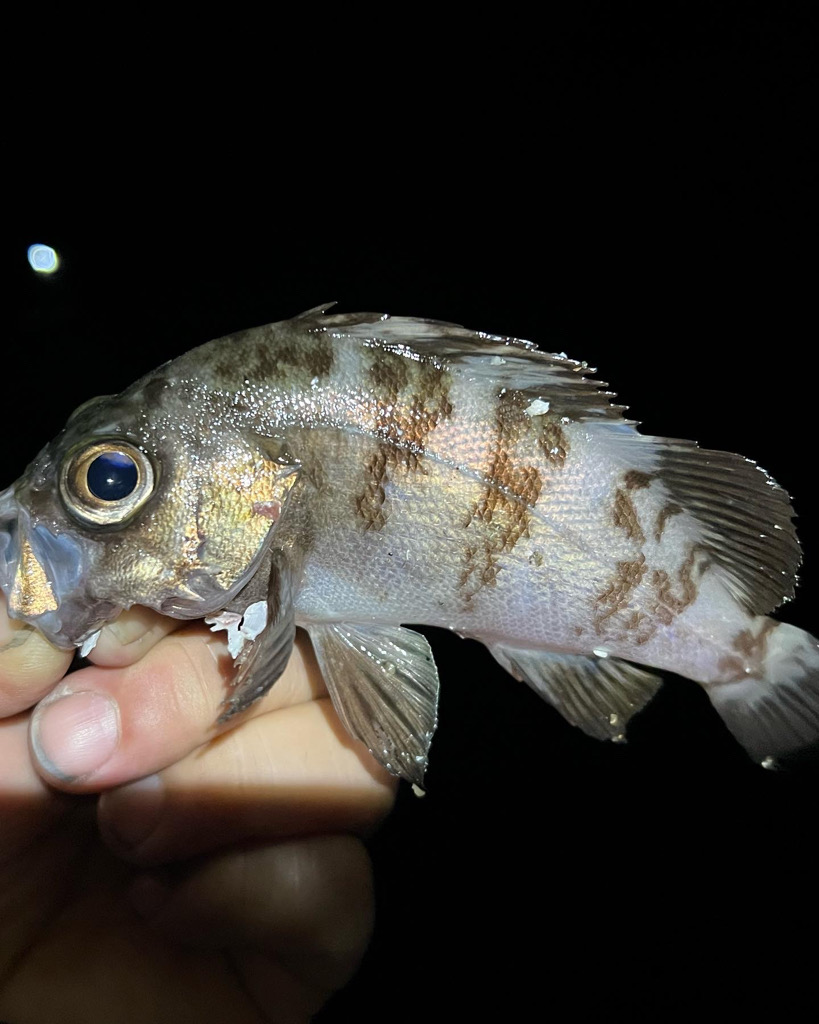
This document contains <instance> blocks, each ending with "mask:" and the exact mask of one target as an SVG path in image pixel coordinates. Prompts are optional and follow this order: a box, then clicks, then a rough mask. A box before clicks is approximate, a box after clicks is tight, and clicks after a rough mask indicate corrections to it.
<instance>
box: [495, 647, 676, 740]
mask: <svg viewBox="0 0 819 1024" xmlns="http://www.w3.org/2000/svg"><path fill="white" fill-rule="evenodd" d="M489 650H490V651H491V652H492V654H493V655H494V657H495V659H496V660H497V661H498V662H499V663H500V664H501V665H502V666H503V667H504V668H505V669H506V671H507V672H509V673H510V674H511V675H513V676H514V677H515V679H520V680H522V681H523V682H525V683H528V684H529V686H531V687H532V689H533V690H536V691H537V692H538V693H539V694H540V695H541V697H544V698H545V699H546V700H547V701H548V702H549V703H550V704H551V705H552V706H553V707H555V708H556V709H557V710H558V711H559V712H560V713H561V715H563V717H564V718H565V719H566V720H567V721H568V722H571V724H572V725H576V726H578V727H579V728H580V729H582V730H583V732H585V733H586V734H587V735H588V736H594V737H595V739H599V740H615V741H619V742H622V741H623V740H624V739H625V729H626V725H627V724H628V721H629V719H630V718H631V717H632V715H635V714H636V713H637V712H638V711H639V710H640V709H641V708H643V707H645V705H646V704H647V703H648V702H649V701H650V700H651V698H652V697H653V696H654V694H655V693H656V692H657V690H658V689H659V687H660V685H661V683H662V680H661V679H659V678H658V677H657V676H655V675H653V674H652V673H651V672H646V671H645V670H644V669H641V668H637V666H636V665H631V664H629V662H627V661H620V659H619V658H609V657H587V656H586V655H582V654H554V653H551V652H549V651H529V650H523V649H520V648H515V647H506V646H503V645H501V644H496V645H495V646H494V647H490V648H489Z"/></svg>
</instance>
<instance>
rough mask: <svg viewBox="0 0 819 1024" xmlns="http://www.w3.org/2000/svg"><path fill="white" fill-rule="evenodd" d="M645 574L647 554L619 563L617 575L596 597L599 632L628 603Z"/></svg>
mask: <svg viewBox="0 0 819 1024" xmlns="http://www.w3.org/2000/svg"><path fill="white" fill-rule="evenodd" d="M645 574H646V559H645V555H640V556H639V558H635V559H634V560H633V561H628V562H618V563H617V575H616V576H615V577H614V579H613V580H612V581H611V583H609V585H608V586H607V587H606V589H605V590H603V591H602V592H601V593H600V594H598V595H597V597H596V598H595V604H596V605H597V606H598V611H597V613H596V614H595V617H594V625H595V628H596V629H597V631H598V632H600V631H601V627H602V625H603V623H604V622H606V621H607V620H608V619H610V618H611V617H612V616H613V615H616V614H617V612H619V611H622V610H623V609H624V608H625V607H626V606H627V605H628V602H629V597H630V595H631V592H632V591H633V590H634V589H635V588H636V587H638V586H639V585H640V582H641V580H642V579H643V576H645Z"/></svg>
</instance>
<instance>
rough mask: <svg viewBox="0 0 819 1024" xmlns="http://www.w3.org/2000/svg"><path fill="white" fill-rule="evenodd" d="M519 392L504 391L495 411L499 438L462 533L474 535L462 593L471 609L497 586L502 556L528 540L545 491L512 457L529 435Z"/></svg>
mask: <svg viewBox="0 0 819 1024" xmlns="http://www.w3.org/2000/svg"><path fill="white" fill-rule="evenodd" d="M525 406H526V400H525V398H524V396H523V395H521V394H520V393H519V392H514V391H504V392H503V393H501V394H500V395H499V396H498V403H497V406H496V409H495V424H496V430H497V434H496V437H495V443H494V446H493V449H492V452H491V455H490V461H489V467H488V469H487V474H486V484H485V486H484V489H483V494H482V495H481V497H480V498H479V499H478V500H477V501H476V502H474V503H473V504H472V506H471V507H470V509H469V510H468V512H467V515H466V518H465V521H464V527H465V528H466V529H471V530H473V533H474V534H475V535H474V536H470V539H469V540H468V541H467V544H466V547H465V548H464V569H463V571H462V573H461V576H460V579H459V589H460V591H461V594H462V595H463V598H464V600H465V601H466V602H467V603H468V602H470V601H471V600H472V598H473V597H474V596H475V595H476V594H477V593H478V592H479V591H480V590H481V589H482V588H483V587H485V586H490V585H493V584H494V583H495V579H496V577H497V575H498V573H499V572H500V566H499V564H498V562H499V559H500V556H501V555H502V554H504V553H505V552H509V551H512V549H513V548H514V547H515V545H516V544H517V542H518V541H519V540H520V538H521V537H524V536H527V537H528V536H529V525H530V523H531V518H532V517H531V512H532V508H534V506H535V504H536V503H537V500H538V497H539V496H540V490H541V487H542V486H543V481H542V479H541V476H540V473H539V472H538V470H537V469H536V467H534V466H518V465H515V464H514V462H513V461H512V459H511V457H510V455H509V453H510V451H512V450H513V449H514V447H515V445H516V443H517V441H518V439H519V438H520V435H521V433H523V432H524V431H527V432H528V431H529V430H531V420H530V417H528V416H527V415H526V413H525V411H524V408H525Z"/></svg>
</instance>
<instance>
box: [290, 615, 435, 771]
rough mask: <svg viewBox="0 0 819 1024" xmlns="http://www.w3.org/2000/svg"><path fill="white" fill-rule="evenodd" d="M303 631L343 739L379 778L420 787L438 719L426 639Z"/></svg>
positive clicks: (372, 629) (373, 630)
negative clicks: (373, 763)
mask: <svg viewBox="0 0 819 1024" xmlns="http://www.w3.org/2000/svg"><path fill="white" fill-rule="evenodd" d="M307 629H308V632H309V633H310V639H311V641H312V643H313V647H314V649H315V652H316V658H317V660H318V663H319V667H320V668H321V672H322V675H323V676H324V680H325V682H326V684H327V689H328V691H329V693H330V697H331V698H332V701H333V705H334V706H335V709H336V711H337V712H338V716H339V718H340V719H341V720H342V722H343V723H344V725H345V726H346V728H347V731H348V732H349V733H350V734H351V735H352V736H354V737H356V738H357V739H359V740H361V741H362V742H363V743H364V744H365V745H366V747H367V749H368V750H369V751H370V753H371V754H372V755H373V757H374V758H375V759H376V760H377V761H378V762H379V763H380V764H382V765H383V766H384V767H385V768H386V769H387V771H389V772H391V773H392V774H393V775H400V776H402V777H403V778H405V779H407V780H408V781H409V782H411V783H413V784H414V785H416V786H421V784H422V783H423V779H424V771H425V770H426V766H427V756H428V753H429V745H430V743H431V741H432V735H433V733H434V732H435V726H436V724H437V714H438V670H437V669H436V667H435V662H434V660H433V657H432V651H431V650H430V646H429V644H428V643H427V640H426V638H425V637H423V636H421V634H420V633H416V632H415V631H414V630H411V629H404V628H403V627H401V626H381V625H372V626H362V625H357V624H352V625H351V624H342V623H315V624H313V625H310V626H308V627H307Z"/></svg>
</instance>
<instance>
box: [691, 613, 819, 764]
mask: <svg viewBox="0 0 819 1024" xmlns="http://www.w3.org/2000/svg"><path fill="white" fill-rule="evenodd" d="M755 622H756V623H760V624H761V625H760V626H759V628H758V632H757V633H756V635H755V636H754V635H753V633H752V631H749V632H748V634H747V637H748V639H747V642H746V645H745V652H744V657H741V658H740V657H737V658H735V659H731V660H732V661H733V662H734V663H735V664H734V665H733V666H732V667H731V669H729V670H728V673H727V674H728V675H729V678H728V679H727V680H726V681H723V682H715V683H712V684H710V685H708V686H706V689H707V691H708V695H709V697H710V698H711V702H712V704H713V705H714V707H715V708H716V709H717V711H718V712H719V714H720V715H721V716H722V719H723V721H724V722H725V724H726V725H727V726H728V728H729V729H730V730H731V732H732V733H733V734H734V736H735V737H736V739H737V740H738V741H739V742H740V743H741V744H742V746H743V747H745V749H746V750H747V751H748V753H749V754H750V756H751V757H752V758H754V760H756V761H759V762H761V763H767V764H769V763H770V762H769V761H768V759H776V758H777V757H781V756H784V755H786V754H791V753H794V752H796V751H798V750H801V749H803V748H805V747H809V746H812V745H813V744H815V743H817V741H819V640H817V639H816V638H815V637H813V636H811V635H810V633H807V632H805V631H804V630H802V629H797V628H796V626H790V625H788V624H786V623H781V622H776V621H774V620H773V619H767V618H764V617H762V616H760V617H758V618H757V619H756V620H755Z"/></svg>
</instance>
